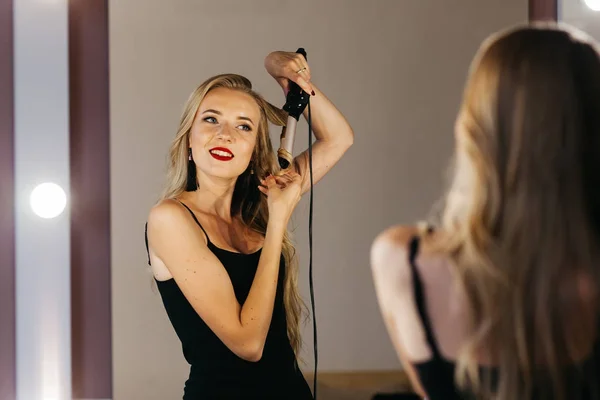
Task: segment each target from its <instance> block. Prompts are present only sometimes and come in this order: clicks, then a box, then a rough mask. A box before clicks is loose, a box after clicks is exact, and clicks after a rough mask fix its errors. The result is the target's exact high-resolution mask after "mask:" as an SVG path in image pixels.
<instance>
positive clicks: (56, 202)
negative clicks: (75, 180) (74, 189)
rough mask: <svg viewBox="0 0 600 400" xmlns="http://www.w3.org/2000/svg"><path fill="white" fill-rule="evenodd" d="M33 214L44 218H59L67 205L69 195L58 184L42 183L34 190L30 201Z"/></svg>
mask: <svg viewBox="0 0 600 400" xmlns="http://www.w3.org/2000/svg"><path fill="white" fill-rule="evenodd" d="M29 201H30V204H31V208H32V209H33V212H34V213H36V215H38V216H39V217H42V218H55V217H57V216H59V215H60V214H61V213H62V212H63V211H64V209H65V207H66V205H67V195H66V194H65V191H64V190H63V188H61V187H60V186H58V185H57V184H56V183H51V182H46V183H42V184H40V185H38V186H36V187H35V189H33V191H32V192H31V197H30V199H29Z"/></svg>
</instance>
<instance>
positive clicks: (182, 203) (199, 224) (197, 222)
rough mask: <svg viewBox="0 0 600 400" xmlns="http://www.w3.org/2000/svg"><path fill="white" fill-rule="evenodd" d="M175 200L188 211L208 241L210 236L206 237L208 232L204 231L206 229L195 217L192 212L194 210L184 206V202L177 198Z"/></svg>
mask: <svg viewBox="0 0 600 400" xmlns="http://www.w3.org/2000/svg"><path fill="white" fill-rule="evenodd" d="M175 200H177V201H178V202H179V203H180V204H181V205H182V206H184V207H185V208H186V209H187V210H188V211H189V212H190V215H191V216H192V218H194V221H196V224H198V226H199V227H200V229H202V232H204V235H206V241H207V242H209V243H210V238H209V237H208V233H206V231H205V230H204V228H203V227H202V224H201V223H200V221H198V218H196V214H194V212H193V211H192V210H191V209H190V208H189V207H188V206H186V205H185V203H184V202H182V201H181V200H179V199H175Z"/></svg>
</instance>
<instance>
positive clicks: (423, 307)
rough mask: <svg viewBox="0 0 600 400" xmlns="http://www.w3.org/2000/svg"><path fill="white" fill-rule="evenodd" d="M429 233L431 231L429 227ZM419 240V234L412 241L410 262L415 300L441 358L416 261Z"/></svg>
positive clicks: (437, 353)
mask: <svg viewBox="0 0 600 400" xmlns="http://www.w3.org/2000/svg"><path fill="white" fill-rule="evenodd" d="M428 233H431V231H430V230H429V229H428ZM419 242H420V238H419V236H414V237H413V238H412V240H411V241H410V252H409V264H410V269H411V272H412V281H413V289H414V292H415V302H416V303H417V311H418V313H419V317H421V322H422V323H423V329H425V337H426V339H427V343H428V344H429V346H430V347H431V351H432V353H433V356H434V358H436V359H441V358H442V356H441V353H440V350H439V347H438V345H437V341H436V340H435V336H434V334H433V328H432V327H431V320H430V319H429V315H428V314H427V302H426V299H425V290H424V288H423V282H422V280H421V276H420V274H419V271H418V269H417V264H416V261H415V260H416V258H417V254H418V253H419Z"/></svg>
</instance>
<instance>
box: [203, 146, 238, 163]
mask: <svg viewBox="0 0 600 400" xmlns="http://www.w3.org/2000/svg"><path fill="white" fill-rule="evenodd" d="M209 153H210V155H211V156H212V157H213V158H214V159H216V160H219V161H230V160H232V159H233V153H232V152H231V150H229V149H228V148H226V147H214V148H212V149H210V150H209Z"/></svg>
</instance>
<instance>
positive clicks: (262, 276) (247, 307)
mask: <svg viewBox="0 0 600 400" xmlns="http://www.w3.org/2000/svg"><path fill="white" fill-rule="evenodd" d="M286 225H287V223H286V222H285V220H283V219H281V218H270V219H269V222H268V225H267V231H266V236H265V241H264V245H263V249H262V252H261V256H260V260H259V263H258V268H257V270H256V275H255V278H254V281H253V283H252V287H251V289H250V293H249V294H248V297H247V299H246V301H245V303H244V305H243V306H241V305H240V304H239V303H238V301H237V299H236V297H235V293H234V291H233V285H232V283H231V280H230V279H229V275H228V274H227V271H226V270H225V268H224V267H223V265H222V264H221V262H220V261H219V259H218V258H217V257H216V256H215V255H214V254H213V253H212V252H211V251H210V249H208V247H207V245H206V238H205V236H204V234H203V232H202V230H201V229H200V228H199V227H198V225H196V223H195V222H194V221H193V220H192V218H190V215H189V213H187V211H186V210H184V209H183V207H181V206H180V205H178V204H177V203H176V202H174V201H165V202H162V203H161V204H159V205H157V206H156V207H154V208H153V209H152V211H151V212H150V216H149V219H148V238H149V245H150V248H151V252H152V255H153V256H154V257H155V258H158V259H159V260H160V261H161V262H163V263H164V264H165V265H166V266H167V268H168V269H169V271H170V272H171V274H172V275H173V278H174V279H175V282H176V283H177V285H178V286H179V288H180V289H181V291H182V292H183V294H184V296H185V297H186V299H187V300H188V301H189V302H190V304H191V305H192V307H193V308H194V310H195V311H196V312H197V313H198V315H199V316H200V317H201V318H202V319H203V320H204V322H206V324H207V325H208V327H209V328H210V329H211V330H212V331H213V332H214V333H215V334H216V335H217V336H218V337H219V339H221V341H222V342H223V343H224V344H225V345H226V346H227V347H228V348H229V349H230V350H231V351H232V352H234V353H235V354H236V355H238V356H239V357H240V358H243V359H245V360H247V361H258V360H260V358H261V357H262V351H263V347H264V344H265V340H266V337H267V332H268V330H269V326H270V324H271V316H272V314H273V304H274V301H275V293H276V290H277V277H278V274H279V262H280V256H281V247H282V241H283V235H284V233H285V230H286Z"/></svg>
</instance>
